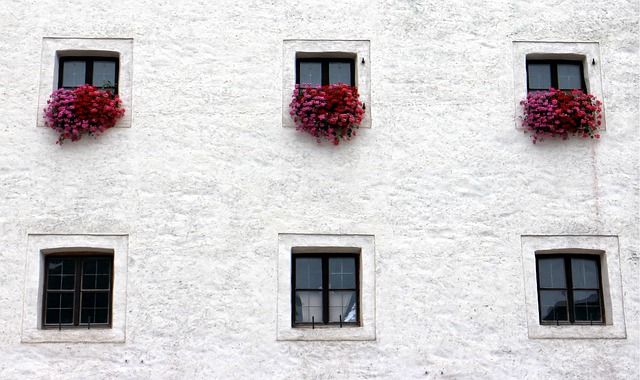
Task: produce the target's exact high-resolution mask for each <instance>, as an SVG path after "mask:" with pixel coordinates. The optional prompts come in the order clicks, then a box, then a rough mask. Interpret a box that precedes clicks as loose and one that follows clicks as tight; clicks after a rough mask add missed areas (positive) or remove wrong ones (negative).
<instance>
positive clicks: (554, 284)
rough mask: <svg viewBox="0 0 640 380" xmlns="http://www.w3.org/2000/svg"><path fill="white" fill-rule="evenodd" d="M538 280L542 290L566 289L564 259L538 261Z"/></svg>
mask: <svg viewBox="0 0 640 380" xmlns="http://www.w3.org/2000/svg"><path fill="white" fill-rule="evenodd" d="M538 278H539V284H540V287H541V288H566V287H567V285H566V279H565V271H564V259H563V258H546V259H538Z"/></svg>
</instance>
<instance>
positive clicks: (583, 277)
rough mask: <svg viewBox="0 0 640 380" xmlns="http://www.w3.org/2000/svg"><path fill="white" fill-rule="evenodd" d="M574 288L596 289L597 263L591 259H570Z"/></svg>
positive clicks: (597, 282) (598, 285)
mask: <svg viewBox="0 0 640 380" xmlns="http://www.w3.org/2000/svg"><path fill="white" fill-rule="evenodd" d="M571 272H572V277H573V288H574V289H598V288H600V280H599V278H598V263H597V262H596V261H595V260H593V259H571Z"/></svg>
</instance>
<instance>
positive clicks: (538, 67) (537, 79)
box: [527, 63, 551, 90]
mask: <svg viewBox="0 0 640 380" xmlns="http://www.w3.org/2000/svg"><path fill="white" fill-rule="evenodd" d="M527 68H528V70H527V71H528V80H529V89H530V90H548V89H549V88H550V87H551V65H549V64H548V63H529V64H528V65H527Z"/></svg>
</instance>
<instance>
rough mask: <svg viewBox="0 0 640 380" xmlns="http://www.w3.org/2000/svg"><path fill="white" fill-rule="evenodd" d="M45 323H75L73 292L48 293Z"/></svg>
mask: <svg viewBox="0 0 640 380" xmlns="http://www.w3.org/2000/svg"><path fill="white" fill-rule="evenodd" d="M44 323H46V324H70V323H73V293H63V294H60V293H47V310H46V313H45V320H44Z"/></svg>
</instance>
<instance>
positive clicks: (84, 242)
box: [21, 234, 129, 343]
mask: <svg viewBox="0 0 640 380" xmlns="http://www.w3.org/2000/svg"><path fill="white" fill-rule="evenodd" d="M128 250H129V237H128V235H67V234H60V235H56V234H29V235H28V242H27V265H26V273H25V287H24V289H25V290H24V306H23V311H22V336H21V341H22V342H23V343H124V342H125V340H126V308H127V262H128V256H129V253H128ZM61 252H95V253H96V254H105V253H107V254H112V255H113V295H112V297H113V298H112V312H111V328H103V327H96V328H92V329H84V328H63V329H61V330H58V329H55V328H46V329H45V328H43V327H42V304H43V293H44V292H43V287H44V277H45V270H46V268H45V265H44V263H45V257H46V255H48V254H52V253H61ZM89 254H90V253H89Z"/></svg>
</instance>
